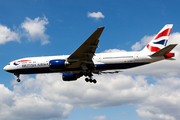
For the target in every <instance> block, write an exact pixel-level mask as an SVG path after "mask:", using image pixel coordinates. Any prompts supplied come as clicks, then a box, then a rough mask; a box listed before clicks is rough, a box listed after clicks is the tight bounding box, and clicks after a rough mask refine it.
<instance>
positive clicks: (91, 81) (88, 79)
mask: <svg viewBox="0 0 180 120" xmlns="http://www.w3.org/2000/svg"><path fill="white" fill-rule="evenodd" d="M85 81H86V82H90V83H94V84H96V83H97V81H96V80H95V79H91V78H85Z"/></svg>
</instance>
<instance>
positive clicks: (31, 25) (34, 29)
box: [21, 16, 50, 45]
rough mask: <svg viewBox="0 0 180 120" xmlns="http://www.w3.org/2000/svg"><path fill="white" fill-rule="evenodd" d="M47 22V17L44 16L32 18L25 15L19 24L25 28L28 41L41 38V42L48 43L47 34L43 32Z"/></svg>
mask: <svg viewBox="0 0 180 120" xmlns="http://www.w3.org/2000/svg"><path fill="white" fill-rule="evenodd" d="M48 23H49V21H48V19H47V18H46V17H45V16H44V18H40V17H37V18H35V19H34V20H32V19H30V18H28V17H26V20H25V21H24V22H23V23H22V24H21V28H23V29H24V30H25V33H26V35H27V37H28V38H29V41H36V40H41V44H42V45H45V44H48V43H49V42H50V41H49V40H48V38H49V36H48V35H47V34H45V31H46V27H45V25H47V24H48Z"/></svg>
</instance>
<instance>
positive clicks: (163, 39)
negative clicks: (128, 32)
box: [142, 24, 173, 53]
mask: <svg viewBox="0 0 180 120" xmlns="http://www.w3.org/2000/svg"><path fill="white" fill-rule="evenodd" d="M172 27H173V24H166V25H165V26H164V27H163V28H162V29H161V30H160V31H159V33H158V34H157V35H156V36H155V37H154V38H153V39H152V40H151V41H150V42H149V44H148V45H147V46H146V47H145V48H144V49H143V50H142V51H145V52H150V53H154V52H157V51H159V50H161V49H163V48H164V47H166V44H167V41H168V38H169V35H170V33H171V29H172Z"/></svg>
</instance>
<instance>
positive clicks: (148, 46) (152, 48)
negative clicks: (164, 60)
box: [147, 44, 160, 52]
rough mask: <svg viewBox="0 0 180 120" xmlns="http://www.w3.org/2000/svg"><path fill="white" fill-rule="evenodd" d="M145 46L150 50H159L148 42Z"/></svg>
mask: <svg viewBox="0 0 180 120" xmlns="http://www.w3.org/2000/svg"><path fill="white" fill-rule="evenodd" d="M147 48H148V49H149V50H150V51H151V52H157V51H159V50H160V48H158V47H153V46H150V45H149V44H148V45H147Z"/></svg>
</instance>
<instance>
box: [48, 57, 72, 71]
mask: <svg viewBox="0 0 180 120" xmlns="http://www.w3.org/2000/svg"><path fill="white" fill-rule="evenodd" d="M67 64H68V63H67V62H66V60H60V59H57V60H50V61H49V67H50V69H52V70H62V69H64V68H66V65H67Z"/></svg>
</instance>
